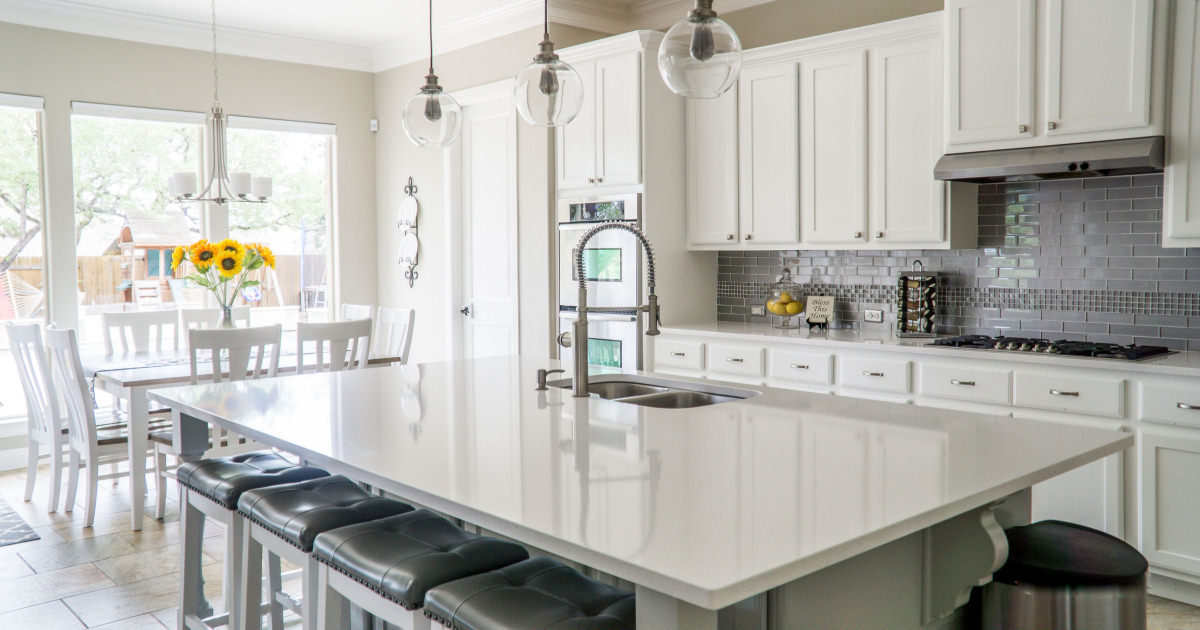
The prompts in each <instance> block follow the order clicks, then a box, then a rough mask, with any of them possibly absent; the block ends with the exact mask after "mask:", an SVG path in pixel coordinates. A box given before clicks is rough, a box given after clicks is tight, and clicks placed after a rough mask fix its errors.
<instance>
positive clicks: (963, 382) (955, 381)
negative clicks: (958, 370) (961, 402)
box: [950, 378, 975, 387]
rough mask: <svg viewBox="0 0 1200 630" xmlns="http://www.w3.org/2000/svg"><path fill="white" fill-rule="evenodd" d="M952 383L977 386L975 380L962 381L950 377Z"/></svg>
mask: <svg viewBox="0 0 1200 630" xmlns="http://www.w3.org/2000/svg"><path fill="white" fill-rule="evenodd" d="M950 384H951V385H962V386H963V387H975V381H960V380H958V379H956V378H952V379H950Z"/></svg>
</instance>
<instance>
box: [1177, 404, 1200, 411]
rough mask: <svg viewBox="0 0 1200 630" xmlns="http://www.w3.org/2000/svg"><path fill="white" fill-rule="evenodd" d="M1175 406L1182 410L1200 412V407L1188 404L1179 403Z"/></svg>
mask: <svg viewBox="0 0 1200 630" xmlns="http://www.w3.org/2000/svg"><path fill="white" fill-rule="evenodd" d="M1175 406H1176V407H1179V408H1180V409H1191V410H1192V411H1200V405H1189V404H1187V403H1177V404H1176V405H1175Z"/></svg>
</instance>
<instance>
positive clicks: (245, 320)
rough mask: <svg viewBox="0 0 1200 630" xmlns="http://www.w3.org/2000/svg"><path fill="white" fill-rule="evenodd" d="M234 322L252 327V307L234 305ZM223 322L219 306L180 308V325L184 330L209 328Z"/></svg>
mask: <svg viewBox="0 0 1200 630" xmlns="http://www.w3.org/2000/svg"><path fill="white" fill-rule="evenodd" d="M232 314H233V323H235V324H241V325H242V326H243V327H246V328H249V327H250V307H249V306H235V307H233V312H232ZM220 324H221V309H219V308H181V309H179V325H180V326H181V327H182V329H183V330H193V329H196V328H200V329H202V330H208V329H210V328H216V327H217V326H219V325H220Z"/></svg>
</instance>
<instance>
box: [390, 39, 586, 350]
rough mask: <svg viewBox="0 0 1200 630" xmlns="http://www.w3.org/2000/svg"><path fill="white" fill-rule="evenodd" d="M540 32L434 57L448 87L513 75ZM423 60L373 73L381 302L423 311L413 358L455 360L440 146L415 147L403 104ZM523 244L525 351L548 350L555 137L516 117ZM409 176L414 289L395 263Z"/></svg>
mask: <svg viewBox="0 0 1200 630" xmlns="http://www.w3.org/2000/svg"><path fill="white" fill-rule="evenodd" d="M551 36H552V37H553V39H554V41H555V42H556V44H558V45H559V47H566V46H570V45H574V44H578V43H581V42H585V41H590V40H593V39H596V38H598V37H603V35H602V34H600V33H595V32H593V31H588V30H585V29H579V28H573V27H567V26H560V25H554V26H553V27H552V28H551ZM540 40H541V29H540V28H532V29H526V30H524V31H520V32H517V33H513V34H511V35H505V36H503V37H499V38H496V39H494V40H491V41H488V42H484V43H481V44H476V45H474V46H470V47H468V48H463V49H460V50H455V51H451V52H449V53H446V54H443V55H438V57H437V59H436V61H435V66H436V70H437V74H438V77H439V78H440V79H439V80H440V82H441V84H442V86H443V87H444V88H445V89H446V90H447V91H448V92H454V91H456V90H462V89H465V88H469V87H475V86H479V85H486V84H488V83H492V82H495V81H501V80H504V79H511V78H513V77H515V76H516V75H517V73H518V72H520V71H521V69H522V68H524V67H525V65H526V64H528V63H529V62H530V61H532V60H533V56H534V55H535V54H536V53H537V43H538V41H540ZM427 67H428V63H427V62H424V61H422V62H418V63H412V64H408V65H405V66H401V67H398V68H393V69H391V70H387V71H385V72H381V73H379V74H378V75H376V81H375V111H376V112H377V113H378V117H379V134H378V137H377V142H376V145H375V148H376V165H377V168H378V169H379V170H378V172H379V175H378V180H377V186H376V191H377V192H376V197H377V199H378V200H379V218H378V225H379V234H378V236H377V238H378V252H379V303H380V304H382V305H387V306H404V307H410V308H415V309H417V321H416V324H415V326H416V328H415V329H414V330H415V331H416V332H415V335H414V338H413V349H412V357H413V360H414V361H436V360H441V359H445V358H449V356H448V353H449V345H448V344H449V341H450V335H451V330H453V328H452V326H453V318H458V317H461V315H459V313H458V311H457V308H458V305H453V304H450V303H449V302H448V300H449V299H450V291H451V287H452V283H453V282H454V281H455V279H454V278H453V277H452V275H451V273H450V270H449V268H448V259H447V243H446V240H447V238H448V236H447V228H448V221H447V216H446V213H447V211H448V209H447V204H446V199H445V190H444V185H445V181H444V179H443V156H442V153H443V152H442V150H440V149H419V148H417V147H415V146H413V144H412V143H411V142H410V141H409V140H408V138H407V137H405V135H404V129H403V127H402V126H401V123H400V110H401V108H402V107H403V105H404V103H405V102H406V101H407V100H408V99H409V97H411V96H412V95H413V94H415V93H416V92H417V90H419V89H420V88H421V85H422V84H423V83H424V76H425V73H426V70H427ZM517 151H518V166H517V177H518V187H517V199H518V222H519V225H518V239H519V242H518V244H517V245H518V247H519V249H518V251H519V262H518V265H519V269H520V277H519V282H520V310H521V320H520V329H519V334H520V340H521V344H520V345H521V348H520V349H521V353H522V354H530V355H534V356H543V357H548V356H549V355H550V339H551V338H552V331H553V330H554V328H555V327H556V326H557V321H556V320H554V319H552V318H551V316H550V313H551V305H550V300H551V299H552V298H551V294H552V289H551V287H552V285H551V270H550V268H549V266H548V264H547V263H548V262H549V252H550V247H551V242H552V241H551V240H550V235H551V230H552V222H551V220H550V217H551V213H552V208H551V195H552V194H553V185H554V182H553V175H552V171H551V170H550V151H551V137H550V134H549V133H547V132H546V130H544V129H540V128H535V127H531V126H529V125H527V124H525V122H524V121H521V120H518V122H517ZM409 177H412V178H413V180H414V181H415V182H416V184H417V186H418V188H419V189H420V193H419V194H418V197H419V199H420V201H421V219H420V226H421V227H420V237H421V258H420V265H419V266H418V267H417V272H418V274H419V278H418V279H417V281H416V285H415V286H414V287H412V288H409V286H408V282H407V281H406V280H405V279H404V273H403V269H402V268H401V267H400V265H398V264H397V263H396V256H397V254H398V248H399V243H400V235H401V233H400V230H398V229H397V228H396V210H397V208H398V207H399V204H400V200H401V199H402V198H403V196H404V192H403V188H404V185H405V184H406V183H407V182H408V178H409Z"/></svg>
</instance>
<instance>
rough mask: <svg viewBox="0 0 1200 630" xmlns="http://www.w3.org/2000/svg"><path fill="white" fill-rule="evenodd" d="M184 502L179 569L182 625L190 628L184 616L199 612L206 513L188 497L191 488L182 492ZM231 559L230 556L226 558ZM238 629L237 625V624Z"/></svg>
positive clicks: (181, 517) (180, 508) (180, 505)
mask: <svg viewBox="0 0 1200 630" xmlns="http://www.w3.org/2000/svg"><path fill="white" fill-rule="evenodd" d="M182 498H183V501H182V502H180V504H179V510H180V512H181V513H180V515H179V521H180V524H179V527H180V530H181V538H182V539H183V540H182V545H183V567H181V569H180V571H179V575H180V584H179V598H180V600H179V615H178V617H179V623H178V627H179V628H187V627H188V626H187V624H186V622H185V619H187V618H188V617H198V616H199V615H200V592H201V588H202V587H201V585H200V576H201V573H200V571H199V570H198V568H199V567H200V566H201V564H202V563H201V558H202V556H201V554H202V553H203V545H204V537H203V535H204V529H203V522H204V513H203V512H201V511H200V509H199V508H197V507H196V506H194V505H192V502H191V501H190V500H189V499H188V491H186V490H184V491H183V497H182ZM225 561H226V562H230V559H229V558H226V559H225ZM235 629H236V627H235Z"/></svg>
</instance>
